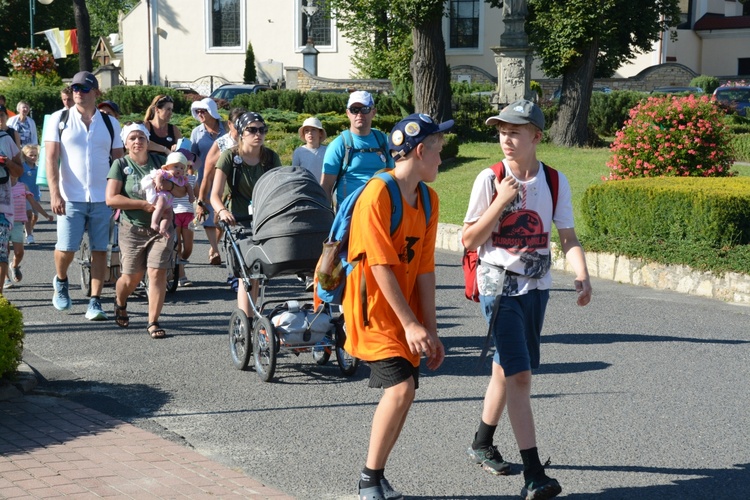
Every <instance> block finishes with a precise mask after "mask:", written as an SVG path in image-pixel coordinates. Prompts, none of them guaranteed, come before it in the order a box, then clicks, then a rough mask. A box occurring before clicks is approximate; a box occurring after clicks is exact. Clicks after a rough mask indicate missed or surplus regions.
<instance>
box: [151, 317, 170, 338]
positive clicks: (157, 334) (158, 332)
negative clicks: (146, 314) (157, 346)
mask: <svg viewBox="0 0 750 500" xmlns="http://www.w3.org/2000/svg"><path fill="white" fill-rule="evenodd" d="M154 326H155V327H156V328H154V329H153V330H152V329H151V327H154ZM146 331H147V332H148V334H149V335H151V338H152V339H163V338H165V337H166V336H167V332H166V330H164V328H162V327H160V326H159V322H158V321H154V322H153V323H149V324H148V326H146Z"/></svg>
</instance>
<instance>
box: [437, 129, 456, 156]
mask: <svg viewBox="0 0 750 500" xmlns="http://www.w3.org/2000/svg"><path fill="white" fill-rule="evenodd" d="M458 145H459V140H458V135H456V134H445V140H444V141H443V150H442V151H441V152H440V158H441V159H442V160H443V161H445V160H447V159H449V158H455V157H457V156H458Z"/></svg>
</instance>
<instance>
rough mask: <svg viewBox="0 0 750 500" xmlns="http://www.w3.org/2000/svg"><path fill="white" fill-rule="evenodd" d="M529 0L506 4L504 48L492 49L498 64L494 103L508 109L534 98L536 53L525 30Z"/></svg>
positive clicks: (504, 10) (504, 8) (513, 0)
mask: <svg viewBox="0 0 750 500" xmlns="http://www.w3.org/2000/svg"><path fill="white" fill-rule="evenodd" d="M527 13H528V9H527V7H526V0H505V1H504V2H503V24H504V25H505V31H504V32H503V34H502V35H500V46H499V47H492V51H493V52H494V53H495V64H497V95H496V96H495V97H494V99H493V103H494V104H496V105H498V106H501V107H502V106H504V105H505V104H508V103H511V102H513V101H516V100H518V99H529V100H531V99H532V95H533V94H532V92H531V89H530V87H529V82H530V81H531V64H532V51H531V48H530V47H529V39H528V37H527V36H526V31H524V22H525V21H526V14H527Z"/></svg>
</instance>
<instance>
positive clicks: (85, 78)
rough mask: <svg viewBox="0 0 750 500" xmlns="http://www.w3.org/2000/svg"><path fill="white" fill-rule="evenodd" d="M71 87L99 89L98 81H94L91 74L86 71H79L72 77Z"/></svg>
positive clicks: (94, 78)
mask: <svg viewBox="0 0 750 500" xmlns="http://www.w3.org/2000/svg"><path fill="white" fill-rule="evenodd" d="M70 84H71V85H85V86H87V87H91V88H92V89H98V88H99V80H97V79H96V77H95V76H94V74H93V73H89V72H88V71H79V72H78V73H76V74H75V75H74V76H73V81H72V82H71V83H70Z"/></svg>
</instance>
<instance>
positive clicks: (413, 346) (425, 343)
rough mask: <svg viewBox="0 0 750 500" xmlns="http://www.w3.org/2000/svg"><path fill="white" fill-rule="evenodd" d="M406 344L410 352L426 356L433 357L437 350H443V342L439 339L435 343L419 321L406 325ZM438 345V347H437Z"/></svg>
mask: <svg viewBox="0 0 750 500" xmlns="http://www.w3.org/2000/svg"><path fill="white" fill-rule="evenodd" d="M405 333H406V345H408V346H409V350H410V351H411V353H412V354H422V353H424V354H425V356H427V357H428V358H433V357H434V356H435V355H437V353H438V351H440V352H443V344H442V343H441V342H440V340H438V341H437V345H436V343H435V339H434V338H433V336H432V335H430V332H428V331H427V329H426V328H425V327H424V326H422V325H420V324H419V323H414V324H413V325H410V326H408V327H406V329H405ZM438 345H439V347H438Z"/></svg>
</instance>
